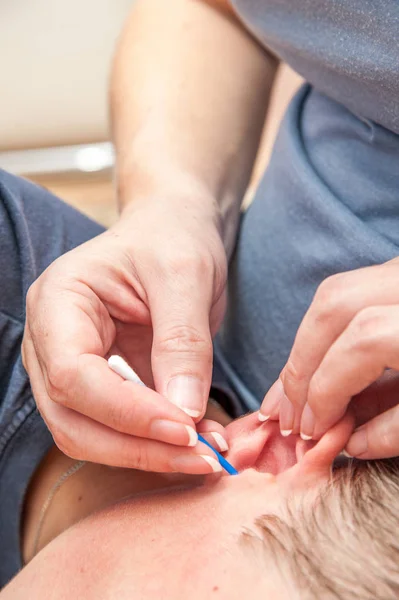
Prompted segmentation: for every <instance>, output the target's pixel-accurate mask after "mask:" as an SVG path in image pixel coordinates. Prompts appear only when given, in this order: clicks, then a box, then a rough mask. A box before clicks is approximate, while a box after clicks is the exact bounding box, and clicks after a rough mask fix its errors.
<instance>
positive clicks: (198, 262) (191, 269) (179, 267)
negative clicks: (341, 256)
mask: <svg viewBox="0 0 399 600" xmlns="http://www.w3.org/2000/svg"><path fill="white" fill-rule="evenodd" d="M168 266H169V270H170V271H171V272H172V274H174V275H178V276H179V275H182V276H185V275H186V274H190V277H191V278H192V277H194V278H196V279H199V278H201V279H202V278H203V277H205V276H206V275H208V274H209V273H210V272H213V263H212V260H211V257H210V256H208V255H207V254H205V253H203V252H200V251H195V249H192V250H187V249H185V250H183V251H182V252H176V251H175V252H174V253H173V255H171V256H169V258H168Z"/></svg>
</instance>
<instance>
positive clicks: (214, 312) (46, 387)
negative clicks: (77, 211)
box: [22, 200, 226, 473]
mask: <svg viewBox="0 0 399 600" xmlns="http://www.w3.org/2000/svg"><path fill="white" fill-rule="evenodd" d="M165 204H167V206H164V205H163V204H162V203H161V202H157V201H155V200H153V201H147V202H144V201H143V202H140V201H137V202H136V203H135V204H134V207H132V208H131V209H129V213H128V214H126V215H125V216H124V217H123V218H122V219H121V220H120V221H119V222H118V224H116V225H115V226H114V227H113V228H111V229H110V230H109V231H107V232H106V233H104V234H102V235H100V236H98V237H97V238H95V239H93V240H91V241H89V242H87V243H86V244H83V245H82V246H80V247H78V248H76V249H75V250H72V251H71V252H69V253H68V254H65V255H64V256H62V257H60V258H59V259H58V260H56V261H55V262H54V263H53V264H52V265H51V266H50V267H49V268H48V269H47V270H46V271H45V272H44V273H43V274H42V275H41V277H39V279H38V280H37V281H36V282H35V283H34V284H33V285H32V287H31V288H30V290H29V293H28V298H27V318H26V326H25V334H24V340H23V348H22V351H23V360H24V364H25V367H26V369H27V371H28V374H29V376H30V379H31V385H32V390H33V393H34V396H35V399H36V401H37V405H38V408H39V410H40V412H41V414H42V416H43V418H44V420H45V421H46V423H47V425H48V427H49V429H50V431H51V432H52V434H53V437H54V440H55V442H56V444H57V445H58V446H59V447H60V449H61V450H62V451H63V452H64V453H66V454H67V455H69V456H72V457H74V458H79V459H85V460H90V461H95V462H101V463H104V464H108V465H118V466H129V467H134V468H140V469H144V470H152V471H165V472H166V471H173V470H180V471H182V472H189V473H205V472H210V471H211V470H212V469H211V468H210V466H209V464H208V463H207V462H206V460H205V461H204V460H203V459H202V458H199V457H198V455H199V454H202V455H206V456H213V454H212V452H211V451H209V452H208V449H207V448H206V447H205V446H204V445H202V444H198V446H196V447H195V448H189V447H188V444H189V443H190V436H191V441H192V440H193V433H194V432H193V431H192V428H193V427H194V422H193V420H195V421H199V420H200V419H201V417H202V416H203V414H204V412H205V408H206V403H207V399H208V392H209V387H210V381H211V370H212V341H211V337H212V334H214V333H215V331H216V329H217V327H218V326H219V324H220V322H221V319H222V316H223V312H224V303H225V302H224V300H225V281H226V258H225V253H224V249H223V246H222V243H221V240H220V236H219V232H218V229H217V226H216V224H215V223H214V219H213V217H212V215H207V214H205V211H202V212H200V213H195V211H194V209H192V208H191V207H190V208H187V207H185V206H184V205H183V206H178V207H177V206H175V207H173V205H171V203H169V202H168V203H165ZM110 354H120V355H121V356H123V357H124V358H125V359H126V360H127V362H128V363H129V364H130V365H132V366H133V367H134V369H135V370H136V371H137V373H138V374H139V376H140V377H141V379H143V381H144V382H145V383H146V385H148V386H150V387H154V388H155V390H156V392H155V391H153V390H151V389H145V388H142V387H140V386H135V385H134V384H132V383H130V382H124V381H122V379H121V378H120V377H119V376H118V375H116V374H115V373H113V372H112V371H111V370H110V369H109V368H108V365H107V362H106V357H108V356H109V355H110ZM187 427H188V428H191V429H187ZM215 427H216V429H214V431H215V430H216V431H217V432H219V433H220V434H222V435H223V431H224V430H223V428H222V427H221V426H216V425H215ZM205 429H206V428H205ZM190 432H191V433H190ZM194 437H195V436H194ZM172 444H173V445H172ZM179 446H186V447H185V448H181V447H179Z"/></svg>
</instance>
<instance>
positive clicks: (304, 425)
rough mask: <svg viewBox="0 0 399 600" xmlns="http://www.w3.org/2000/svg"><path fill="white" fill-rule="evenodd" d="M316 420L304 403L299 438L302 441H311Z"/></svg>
mask: <svg viewBox="0 0 399 600" xmlns="http://www.w3.org/2000/svg"><path fill="white" fill-rule="evenodd" d="M315 423H316V419H315V416H314V413H313V411H312V409H311V408H310V406H309V404H308V403H306V404H305V407H304V409H303V413H302V419H301V438H302V439H303V440H311V439H312V438H313V434H314V428H315Z"/></svg>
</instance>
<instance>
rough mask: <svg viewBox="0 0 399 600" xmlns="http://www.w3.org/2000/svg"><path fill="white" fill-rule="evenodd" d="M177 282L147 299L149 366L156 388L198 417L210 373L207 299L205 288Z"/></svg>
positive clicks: (209, 382)
mask: <svg viewBox="0 0 399 600" xmlns="http://www.w3.org/2000/svg"><path fill="white" fill-rule="evenodd" d="M178 283H179V282H178V281H176V282H175V285H174V286H173V289H171V288H170V287H168V288H167V289H165V288H164V289H163V290H159V291H158V294H157V297H156V298H155V299H153V300H152V302H151V301H150V310H151V319H152V326H153V332H154V337H153V345H152V358H151V362H152V370H153V376H154V381H155V387H156V390H157V391H158V392H159V393H160V394H162V395H163V396H166V397H167V398H168V400H170V401H171V402H173V403H174V404H176V405H177V406H179V407H180V408H181V409H182V410H184V411H185V412H186V413H187V414H188V415H189V416H190V417H192V418H193V419H195V420H196V421H198V420H199V419H200V417H202V416H203V414H204V413H205V409H206V404H207V401H208V396H209V388H210V385H211V377H212V357H213V352H212V338H211V332H210V323H209V313H210V300H209V298H207V294H206V292H205V293H203V294H200V293H198V286H196V289H190V287H189V286H188V285H187V284H186V285H184V286H180V285H178ZM193 287H194V286H193Z"/></svg>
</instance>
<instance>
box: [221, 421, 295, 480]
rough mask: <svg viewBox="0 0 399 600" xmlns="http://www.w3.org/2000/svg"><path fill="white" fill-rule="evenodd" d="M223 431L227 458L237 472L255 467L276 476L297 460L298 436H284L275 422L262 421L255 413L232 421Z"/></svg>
mask: <svg viewBox="0 0 399 600" xmlns="http://www.w3.org/2000/svg"><path fill="white" fill-rule="evenodd" d="M226 433H227V436H228V443H229V447H230V450H229V452H228V454H227V455H226V458H227V460H228V461H229V462H231V464H232V465H234V466H235V468H236V469H237V470H238V471H243V470H244V469H248V468H255V469H257V470H258V471H262V472H264V473H272V474H273V475H277V474H278V473H281V472H283V471H285V470H286V469H289V468H290V467H292V466H293V465H295V463H296V462H297V456H296V446H297V441H298V438H299V436H294V435H292V436H290V437H288V438H284V437H283V436H282V435H281V434H280V429H279V425H278V423H276V422H275V421H274V422H268V423H263V424H261V423H260V422H259V419H258V414H257V413H253V414H250V415H247V416H245V417H243V418H241V419H237V420H235V421H233V422H232V423H230V425H228V426H227V427H226Z"/></svg>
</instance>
